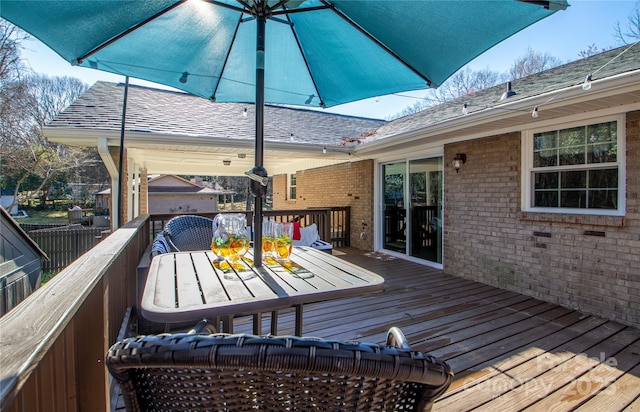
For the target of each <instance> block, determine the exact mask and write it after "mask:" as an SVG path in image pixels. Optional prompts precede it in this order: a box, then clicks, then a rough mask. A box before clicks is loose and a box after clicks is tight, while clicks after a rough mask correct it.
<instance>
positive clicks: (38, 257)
mask: <svg viewBox="0 0 640 412" xmlns="http://www.w3.org/2000/svg"><path fill="white" fill-rule="evenodd" d="M0 228H1V230H0V316H2V315H4V314H5V313H7V312H8V311H10V310H11V309H12V308H13V307H15V306H16V305H17V304H18V303H20V302H22V301H23V300H24V299H25V298H26V297H27V296H29V295H30V294H31V293H32V292H33V291H34V290H36V289H38V288H39V287H40V275H41V273H42V259H47V260H48V257H47V255H46V254H45V253H44V252H43V251H42V250H41V249H40V247H39V246H38V245H37V244H36V243H35V242H34V241H33V240H31V238H30V237H29V236H28V235H27V234H26V233H25V232H24V230H22V229H21V228H20V226H19V225H18V223H16V221H15V220H13V218H12V217H11V216H10V215H9V213H7V211H6V210H4V208H2V207H0Z"/></svg>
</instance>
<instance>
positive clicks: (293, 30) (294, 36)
mask: <svg viewBox="0 0 640 412" xmlns="http://www.w3.org/2000/svg"><path fill="white" fill-rule="evenodd" d="M285 17H286V18H287V21H289V23H290V25H289V27H291V33H292V34H293V38H294V39H296V44H297V45H298V50H300V55H301V56H302V59H303V60H304V65H305V66H306V68H307V72H308V73H309V77H310V78H311V82H312V83H313V87H314V89H316V93H317V94H318V99H319V100H320V104H319V106H321V107H324V101H323V100H322V96H320V90H319V89H318V85H317V84H316V79H314V78H313V73H312V72H311V68H310V67H309V61H308V60H307V56H306V55H305V53H304V49H303V48H302V44H300V39H299V38H298V34H297V33H296V30H295V26H294V25H293V22H292V21H291V20H289V16H286V15H285ZM312 99H313V95H312V96H310V97H309V103H311V100H312Z"/></svg>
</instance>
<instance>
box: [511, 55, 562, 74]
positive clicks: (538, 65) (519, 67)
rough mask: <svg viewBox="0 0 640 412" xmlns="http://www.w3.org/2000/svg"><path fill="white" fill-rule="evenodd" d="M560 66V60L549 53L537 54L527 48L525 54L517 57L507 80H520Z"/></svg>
mask: <svg viewBox="0 0 640 412" xmlns="http://www.w3.org/2000/svg"><path fill="white" fill-rule="evenodd" d="M560 64H562V62H561V61H560V59H558V58H556V57H553V56H551V55H550V54H549V53H542V52H537V51H535V50H533V49H532V48H531V47H529V48H528V49H527V51H526V52H525V54H523V55H522V56H520V57H518V58H517V59H516V61H515V62H514V63H513V64H512V65H511V68H510V69H509V71H508V72H507V75H508V78H509V80H515V79H520V78H522V77H527V76H529V75H532V74H535V73H539V72H541V71H544V70H548V69H551V68H553V67H556V66H559V65H560Z"/></svg>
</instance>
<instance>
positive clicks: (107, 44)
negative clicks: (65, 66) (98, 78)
mask: <svg viewBox="0 0 640 412" xmlns="http://www.w3.org/2000/svg"><path fill="white" fill-rule="evenodd" d="M186 1H187V0H180V1H178V2H176V3H174V4H172V5H171V6H169V7H167V8H165V9H162V10H160V11H159V12H157V13H156V14H154V15H153V16H151V17H149V18H147V19H145V20H143V21H141V22H140V23H137V24H135V25H133V26H132V27H129V28H128V29H127V30H125V31H123V32H122V33H120V34H118V35H117V36H114V37H112V38H111V39H109V40H107V41H106V42H104V43H102V44H101V45H99V46H98V47H95V48H93V49H92V50H90V51H89V52H88V53H85V54H84V55H83V56H80V57H78V58H77V59H76V60H75V61H73V62H72V63H71V64H73V65H79V64H82V62H83V61H84V60H85V59H86V58H88V57H90V56H91V55H93V54H95V53H97V52H99V51H100V50H102V49H104V48H105V47H107V46H109V45H111V44H113V43H114V42H116V41H118V40H120V39H121V38H123V37H125V36H127V35H128V34H129V33H132V32H134V31H136V30H137V29H139V28H140V27H142V26H144V25H145V24H147V23H149V22H150V21H153V20H155V19H157V18H158V17H160V16H162V15H163V14H165V13H167V12H169V11H171V10H173V9H174V8H176V7H178V6H180V5H181V4H182V3H185V2H186Z"/></svg>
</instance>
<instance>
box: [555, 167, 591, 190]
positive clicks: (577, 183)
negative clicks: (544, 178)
mask: <svg viewBox="0 0 640 412" xmlns="http://www.w3.org/2000/svg"><path fill="white" fill-rule="evenodd" d="M561 187H562V188H563V189H566V188H586V187H587V171H586V170H573V171H571V172H562V175H561Z"/></svg>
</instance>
